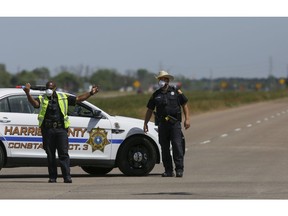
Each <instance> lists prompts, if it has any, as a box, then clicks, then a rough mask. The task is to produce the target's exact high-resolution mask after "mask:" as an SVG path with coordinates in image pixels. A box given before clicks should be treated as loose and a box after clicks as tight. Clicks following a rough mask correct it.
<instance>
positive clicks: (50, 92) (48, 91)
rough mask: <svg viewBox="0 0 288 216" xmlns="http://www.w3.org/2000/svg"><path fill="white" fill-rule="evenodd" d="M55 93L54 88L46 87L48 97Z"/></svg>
mask: <svg viewBox="0 0 288 216" xmlns="http://www.w3.org/2000/svg"><path fill="white" fill-rule="evenodd" d="M52 94H53V90H52V89H46V95H47V97H51V96H52Z"/></svg>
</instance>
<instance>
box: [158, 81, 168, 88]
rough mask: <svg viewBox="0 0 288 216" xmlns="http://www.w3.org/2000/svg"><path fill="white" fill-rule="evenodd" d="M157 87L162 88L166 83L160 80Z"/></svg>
mask: <svg viewBox="0 0 288 216" xmlns="http://www.w3.org/2000/svg"><path fill="white" fill-rule="evenodd" d="M158 85H159V87H160V88H163V87H164V86H165V85H166V82H165V81H163V80H160V81H159V83H158Z"/></svg>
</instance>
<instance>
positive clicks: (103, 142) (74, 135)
mask: <svg viewBox="0 0 288 216" xmlns="http://www.w3.org/2000/svg"><path fill="white" fill-rule="evenodd" d="M94 112H95V111H94ZM68 115H69V119H70V128H69V131H68V136H69V155H70V158H71V159H104V160H105V159H110V157H111V149H112V147H111V143H110V141H111V140H110V139H111V123H110V120H109V119H108V118H106V117H105V116H104V115H102V114H99V116H98V117H96V116H95V113H94V114H93V108H92V107H90V106H89V105H88V104H85V103H79V104H77V105H76V106H69V111H68Z"/></svg>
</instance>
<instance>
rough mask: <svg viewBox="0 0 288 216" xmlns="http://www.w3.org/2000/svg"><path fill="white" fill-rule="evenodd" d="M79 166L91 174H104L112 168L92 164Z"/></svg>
mask: <svg viewBox="0 0 288 216" xmlns="http://www.w3.org/2000/svg"><path fill="white" fill-rule="evenodd" d="M81 168H82V169H83V170H84V171H85V172H87V173H89V174H91V175H106V174H107V173H109V172H110V171H111V170H112V169H113V168H103V167H93V166H82V167H81Z"/></svg>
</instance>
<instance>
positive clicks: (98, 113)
mask: <svg viewBox="0 0 288 216" xmlns="http://www.w3.org/2000/svg"><path fill="white" fill-rule="evenodd" d="M93 117H94V118H96V119H101V118H102V115H101V110H93Z"/></svg>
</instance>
